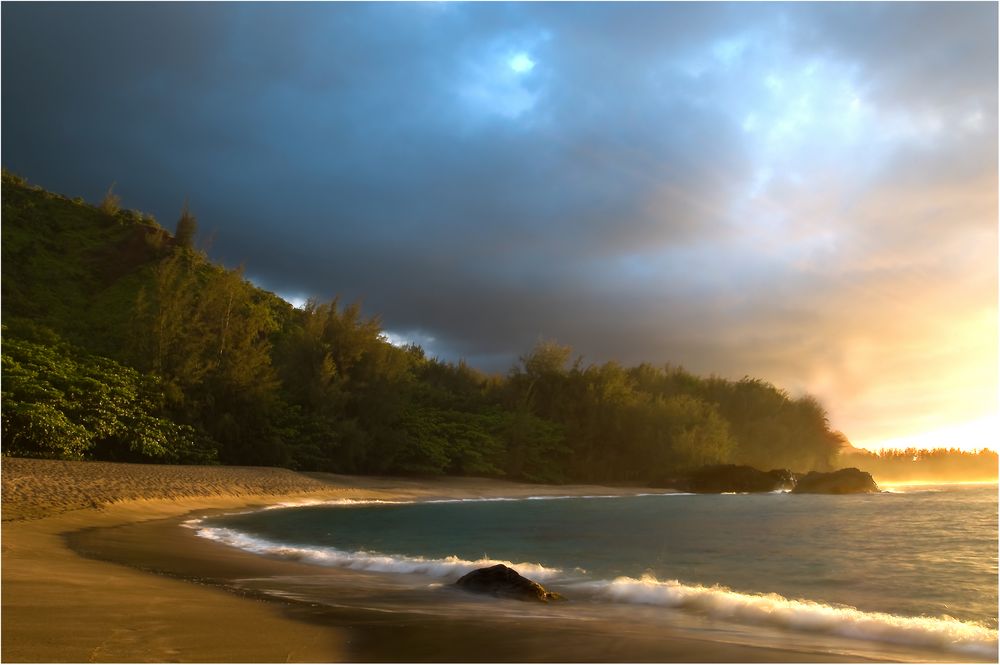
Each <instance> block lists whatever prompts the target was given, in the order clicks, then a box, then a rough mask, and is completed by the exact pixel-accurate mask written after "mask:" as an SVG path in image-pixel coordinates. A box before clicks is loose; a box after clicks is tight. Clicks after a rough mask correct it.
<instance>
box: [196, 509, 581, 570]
mask: <svg viewBox="0 0 1000 665" xmlns="http://www.w3.org/2000/svg"><path fill="white" fill-rule="evenodd" d="M188 526H191V527H192V528H195V529H197V534H198V535H199V536H201V537H203V538H208V539H209V540H214V541H216V542H219V543H222V544H224V545H229V546H231V547H237V548H239V549H241V550H246V551H247V552H253V553H254V554H262V555H266V556H274V557H280V558H284V559H294V560H296V561H304V562H306V563H311V564H314V565H319V566H334V567H338V568H350V569H352V570H367V571H372V572H378V573H417V574H421V575H429V576H431V577H443V578H454V579H457V578H458V577H461V576H462V575H464V574H465V573H468V572H470V571H472V570H475V569H476V568H482V567H484V566H494V565H496V564H498V563H502V564H504V565H506V566H510V567H511V568H514V569H515V570H517V571H518V572H519V573H521V574H522V575H525V576H526V577H530V578H532V579H535V580H548V579H551V578H553V577H555V576H557V575H559V574H560V573H562V571H561V570H560V569H558V568H549V567H547V566H543V565H542V564H540V563H525V562H522V563H512V562H510V561H500V560H496V559H490V558H487V557H485V556H484V557H483V558H482V559H477V560H475V561H470V560H468V559H461V558H459V557H457V556H449V557H445V558H443V559H430V558H425V557H421V556H406V555H403V554H382V553H380V552H366V551H357V552H347V551H344V550H338V549H336V548H333V547H320V546H305V545H287V544H284V543H279V542H275V541H272V540H267V539H265V538H257V537H254V536H251V535H249V534H246V533H243V532H242V531H237V530H235V529H227V528H224V527H205V526H201V525H200V524H199V523H195V521H194V520H191V521H190V522H189V524H188Z"/></svg>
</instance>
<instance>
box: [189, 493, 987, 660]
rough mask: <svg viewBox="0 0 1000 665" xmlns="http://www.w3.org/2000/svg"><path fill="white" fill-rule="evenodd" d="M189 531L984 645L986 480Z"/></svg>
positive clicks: (421, 508) (746, 615) (691, 608)
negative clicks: (864, 491)
mask: <svg viewBox="0 0 1000 665" xmlns="http://www.w3.org/2000/svg"><path fill="white" fill-rule="evenodd" d="M193 526H195V527H196V528H198V529H199V532H200V534H201V535H203V536H206V537H209V538H212V539H215V540H218V541H221V542H224V543H227V544H229V545H233V546H236V547H240V548H242V549H246V550H249V551H253V552H256V553H259V554H266V555H270V556H284V557H291V558H295V559H299V560H302V561H305V562H308V563H314V564H319V565H327V566H337V567H346V568H354V569H357V570H366V571H372V572H395V573H411V574H414V573H415V574H417V575H420V576H425V577H427V578H432V579H433V580H436V581H440V582H450V581H453V580H454V579H456V578H457V577H458V576H460V575H461V574H464V573H465V572H468V571H469V570H472V569H474V568H477V567H481V566H484V565H489V564H491V563H494V562H504V563H507V564H508V565H511V566H513V567H515V568H516V569H518V570H519V571H520V572H521V573H522V574H525V575H526V576H528V577H532V578H533V579H537V580H538V581H542V582H544V583H545V584H546V585H547V586H549V587H552V588H555V589H557V590H560V591H563V592H564V593H565V594H566V595H568V596H569V597H571V598H574V599H579V600H592V601H595V602H597V601H599V602H611V603H615V604H632V605H644V606H658V607H663V608H674V609H679V610H682V611H686V612H693V613H697V614H702V615H707V616H711V617H715V618H719V619H723V620H727V621H733V622H743V623H749V624H766V625H768V626H772V627H778V628H780V629H783V630H792V631H814V632H819V633H825V634H829V635H837V636H842V637H849V638H855V639H861V640H871V641H877V642H889V643H897V644H910V645H915V646H918V647H921V646H926V647H935V648H947V649H951V650H953V651H955V652H960V653H965V654H969V655H983V656H990V655H991V654H995V653H996V639H997V637H996V636H997V633H996V628H997V488H996V486H995V485H992V486H989V485H986V486H983V485H980V486H954V485H952V486H938V487H934V486H922V487H913V488H908V487H897V488H894V491H893V492H891V493H890V492H887V493H882V494H877V495H855V496H822V495H789V494H780V493H779V494H763V495H683V494H673V495H650V496H636V497H624V498H605V497H594V498H567V499H561V500H546V501H531V500H519V501H462V502H457V501H453V502H438V503H398V504H378V503H375V504H368V503H359V504H344V503H340V504H337V505H326V504H320V505H312V506H303V507H293V508H286V509H282V510H268V511H261V512H256V513H248V514H242V515H231V516H226V517H222V518H214V519H212V520H207V521H202V522H200V523H198V524H195V525H193Z"/></svg>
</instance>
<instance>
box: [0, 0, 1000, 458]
mask: <svg viewBox="0 0 1000 665" xmlns="http://www.w3.org/2000/svg"><path fill="white" fill-rule="evenodd" d="M2 13H3V21H2V30H3V35H2V37H3V39H2V49H3V54H2V55H3V59H2V63H3V65H2V66H3V98H4V105H3V106H2V114H3V129H4V130H5V131H4V139H5V140H4V143H3V163H4V166H5V167H7V168H10V169H13V170H15V171H18V172H20V173H22V174H23V175H25V176H27V177H28V178H29V179H30V180H32V181H35V182H38V183H39V184H41V185H43V186H46V187H49V188H51V189H54V190H57V191H60V192H64V193H66V194H69V195H71V196H76V195H83V196H86V197H88V198H90V199H92V200H93V199H99V198H100V196H101V194H103V192H104V191H105V190H106V189H107V186H108V184H109V183H111V182H112V181H114V182H117V186H116V191H117V192H120V193H121V195H122V196H123V197H124V200H125V204H126V205H129V206H135V207H139V208H142V209H144V210H148V211H150V212H153V213H154V214H156V215H157V216H158V218H159V219H160V220H161V221H163V222H164V223H165V224H166V225H168V226H169V225H170V223H171V220H172V219H174V218H175V217H176V215H177V211H178V210H179V206H180V203H181V202H182V201H183V200H184V198H185V197H186V196H187V197H189V198H190V201H191V206H192V208H194V209H195V211H196V213H197V214H198V217H199V220H200V221H201V224H202V228H203V229H204V230H206V231H214V242H213V245H212V250H211V252H212V255H213V256H215V257H216V258H218V259H220V260H224V261H226V262H228V263H230V264H236V263H240V262H242V263H244V264H245V265H246V269H247V274H249V275H251V276H252V277H253V279H254V280H255V281H256V282H257V283H259V284H261V285H262V286H264V287H266V288H269V289H271V290H274V291H276V292H278V293H286V294H293V296H291V297H294V299H295V301H296V302H299V303H301V302H302V301H304V299H306V298H308V297H315V298H320V299H328V298H330V297H332V296H334V295H336V294H340V295H341V300H342V301H351V300H362V301H363V303H364V309H365V311H366V312H368V313H370V314H379V315H380V316H381V319H382V321H383V322H384V324H385V326H386V328H387V329H388V331H390V335H391V339H394V340H397V341H399V343H405V341H406V340H425V341H426V340H433V341H432V342H427V343H428V344H431V345H432V350H433V353H434V354H436V355H440V356H442V357H445V358H448V359H458V358H460V357H464V358H466V359H467V360H468V361H469V362H470V364H472V365H474V366H479V367H481V368H484V369H487V370H490V371H504V370H506V368H507V367H509V366H510V364H511V363H513V362H515V361H516V359H517V356H518V355H519V354H522V353H524V352H525V351H526V350H528V349H529V348H530V347H531V346H532V344H534V343H535V342H536V341H537V340H538V339H539V338H555V339H558V340H559V341H561V342H563V343H567V344H570V345H572V346H573V347H574V349H575V350H576V351H577V352H578V353H580V354H583V355H584V357H585V360H587V361H593V362H603V361H605V360H610V359H615V360H618V361H620V362H623V363H629V364H631V363H636V362H640V361H651V362H654V363H668V362H669V363H673V364H680V365H683V366H684V367H686V368H687V369H689V370H692V371H695V372H698V373H702V374H709V373H714V374H718V375H721V376H725V377H729V378H735V379H738V378H740V377H742V376H744V375H751V376H758V377H762V378H765V379H767V380H769V381H771V382H772V383H774V384H776V385H778V386H779V387H782V388H785V389H787V390H788V391H789V392H791V393H792V394H793V395H797V394H801V393H805V392H808V393H812V394H814V395H816V396H817V397H818V398H819V399H820V400H821V401H822V402H823V404H824V405H825V406H826V407H827V409H828V411H829V413H830V419H831V424H832V426H833V427H834V428H836V429H839V430H842V431H843V432H844V433H845V434H847V436H848V437H849V438H850V439H851V441H852V442H853V443H854V444H855V445H860V446H866V447H879V446H881V445H883V444H885V443H886V442H892V443H893V445H896V444H898V445H905V444H906V442H907V441H917V440H919V441H948V443H946V444H944V445H959V446H964V445H965V444H963V443H962V442H959V441H953V440H954V439H955V438H956V437H957V438H962V437H965V438H967V439H969V440H970V441H974V442H975V443H974V445H972V447H980V446H981V445H987V446H989V447H993V448H996V447H997V445H998V444H997V442H998V441H1000V432H998V431H997V424H996V423H997V421H996V416H997V410H998V389H997V383H998V381H997V365H998V354H997V339H998V337H997V145H998V132H997V127H998V121H997V7H996V5H995V4H991V3H956V4H950V3H908V2H900V3H803V4H799V3H732V4H730V3H644V4H633V3H623V4H617V3H609V4H606V3H586V4H569V3H553V4H550V3H525V4H507V3H486V4H464V3H458V4H450V3H445V4H442V3H401V4H400V3H375V4H353V3H347V4H339V3H331V4H326V3H305V4H295V5H290V6H283V7H280V8H278V7H276V6H273V5H270V4H268V3H246V4H244V3H228V4H227V3H223V4H215V3H194V4H190V5H189V4H186V3H177V4H173V3H163V4H159V3H154V4H144V5H133V4H129V3H126V4H119V3H109V4H87V3H83V4H82V5H73V6H67V5H61V4H60V5H56V4H51V3H20V4H19V3H13V4H12V3H5V4H4V5H3V6H2ZM179 43H183V44H185V48H183V49H179V48H177V44H179ZM136 54H141V57H137V56H136ZM921 437H922V438H921ZM928 437H930V438H928ZM991 439H992V441H991Z"/></svg>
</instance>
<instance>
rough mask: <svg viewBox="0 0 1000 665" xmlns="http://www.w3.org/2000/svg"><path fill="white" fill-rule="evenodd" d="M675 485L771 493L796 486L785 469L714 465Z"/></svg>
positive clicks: (707, 491) (700, 490) (697, 489)
mask: <svg viewBox="0 0 1000 665" xmlns="http://www.w3.org/2000/svg"><path fill="white" fill-rule="evenodd" d="M674 487H675V488H676V489H679V490H681V491H684V492H697V493H700V494H718V493H721V492H774V491H777V490H789V489H792V488H793V487H795V477H794V476H793V475H792V472H791V471H789V470H788V469H773V470H771V471H761V470H760V469H755V468H753V467H752V466H740V465H737V464H716V465H713V466H703V467H701V468H700V469H696V470H695V471H692V472H691V473H689V474H688V475H687V476H686V477H684V478H680V479H677V480H676V481H675V485H674Z"/></svg>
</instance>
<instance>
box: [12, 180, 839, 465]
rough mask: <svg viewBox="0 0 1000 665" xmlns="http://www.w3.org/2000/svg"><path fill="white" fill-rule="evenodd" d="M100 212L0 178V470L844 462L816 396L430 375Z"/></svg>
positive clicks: (338, 308) (631, 381)
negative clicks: (48, 461)
mask: <svg viewBox="0 0 1000 665" xmlns="http://www.w3.org/2000/svg"><path fill="white" fill-rule="evenodd" d="M112 194H113V193H112V192H111V190H109V196H111V195H112ZM106 199H108V197H106ZM113 207H114V212H113V213H112V212H111V207H110V202H109V204H108V206H104V205H103V204H102V206H101V207H93V206H89V205H87V204H85V203H83V202H81V201H72V200H69V199H66V198H65V197H61V196H58V195H56V194H51V193H48V192H45V191H43V190H41V189H39V188H34V187H31V186H29V185H28V184H27V183H26V182H24V181H23V179H19V178H17V177H16V176H14V175H12V174H9V173H7V172H4V174H3V238H4V242H3V245H2V251H3V257H2V258H3V261H2V269H3V279H2V288H3V316H4V322H5V324H6V325H5V333H4V335H5V339H4V347H3V374H4V375H3V409H2V413H3V446H4V448H3V450H4V452H5V454H16V455H34V456H43V457H56V458H66V459H81V458H82V459H91V458H93V459H116V460H146V461H178V462H190V461H206V460H213V459H216V456H217V459H218V460H219V461H221V462H223V463H226V464H267V465H281V466H289V467H293V468H299V469H304V470H318V471H334V472H342V473H403V474H420V475H436V474H471V475H484V476H493V477H506V478H511V479H520V480H527V481H535V482H567V481H613V482H631V483H643V482H648V481H650V480H653V479H658V478H663V477H668V476H669V475H670V474H671V473H674V472H677V471H682V470H685V469H689V468H692V467H697V466H701V465H704V464H714V463H725V462H739V463H748V464H752V465H754V466H758V467H761V468H772V467H790V468H793V469H795V470H797V471H807V470H810V469H824V468H828V467H829V466H830V464H831V463H832V461H833V460H834V458H835V456H836V454H837V451H838V450H839V449H840V448H841V446H842V445H843V437H842V435H839V434H838V433H836V432H832V431H831V430H830V428H829V423H828V422H827V417H826V413H825V411H824V410H823V408H822V406H821V405H820V404H819V403H818V402H816V400H814V399H812V398H810V397H801V398H798V399H793V398H792V397H790V396H789V395H788V394H786V393H785V392H784V391H781V390H779V389H778V388H776V387H774V386H772V385H771V384H769V383H767V382H765V381H761V380H759V379H751V378H745V379H743V380H741V381H735V382H734V381H728V380H724V379H720V378H715V377H711V378H703V377H698V376H695V375H693V374H690V373H688V372H686V371H684V370H683V369H680V368H676V367H670V366H666V367H654V366H652V365H649V364H642V365H638V366H636V367H623V366H621V365H619V364H617V363H613V362H611V363H604V364H599V365H586V366H585V365H584V364H583V361H582V359H576V360H573V353H572V351H571V349H569V348H568V347H565V346H562V345H559V344H558V343H555V342H542V343H540V344H539V345H538V346H537V347H536V348H535V349H533V350H532V351H530V352H529V353H528V354H526V355H524V356H523V357H522V358H521V359H520V362H519V363H518V364H517V366H515V367H513V368H512V369H511V370H510V372H509V373H508V374H507V375H506V376H486V375H483V374H481V373H479V372H477V371H476V370H474V369H472V368H470V367H468V366H467V365H466V364H465V363H463V362H459V363H457V364H453V363H445V362H441V361H439V360H436V359H428V358H427V357H426V355H425V354H424V352H423V351H422V350H421V349H420V348H419V347H416V346H409V347H405V348H397V347H395V346H392V345H391V344H389V343H388V341H387V340H386V338H385V336H384V334H383V331H382V328H381V324H380V322H379V320H378V319H377V318H370V317H365V316H364V315H363V314H362V311H361V308H360V306H359V305H357V304H350V305H342V304H341V303H339V302H338V301H337V300H333V301H332V302H329V303H319V302H309V303H308V304H307V305H306V306H305V307H304V308H302V309H294V308H292V307H291V306H290V305H288V304H287V303H285V302H284V301H282V300H280V299H279V298H277V297H276V296H275V295H274V294H271V293H267V292H265V291H262V290H260V289H258V288H256V287H254V286H253V285H252V284H250V283H249V282H247V281H246V280H245V279H244V277H243V273H242V270H227V269H225V268H222V267H221V266H218V265H214V264H212V263H211V262H210V261H209V260H208V258H207V257H206V256H205V255H204V254H203V253H202V252H199V251H197V250H195V249H194V248H193V242H194V236H195V234H196V231H197V223H196V221H195V218H194V216H193V215H191V213H190V210H189V209H188V207H187V205H186V204H185V207H184V210H183V211H182V214H181V218H180V220H179V221H178V224H177V230H176V235H175V237H174V238H173V239H172V240H171V238H170V235H169V234H168V233H167V232H166V231H164V230H163V229H161V228H160V227H159V226H158V225H157V224H156V222H155V220H153V219H152V218H150V217H148V216H146V215H143V214H141V213H137V212H134V211H122V210H120V209H119V208H120V205H119V202H118V201H117V199H115V200H114V206H113Z"/></svg>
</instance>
